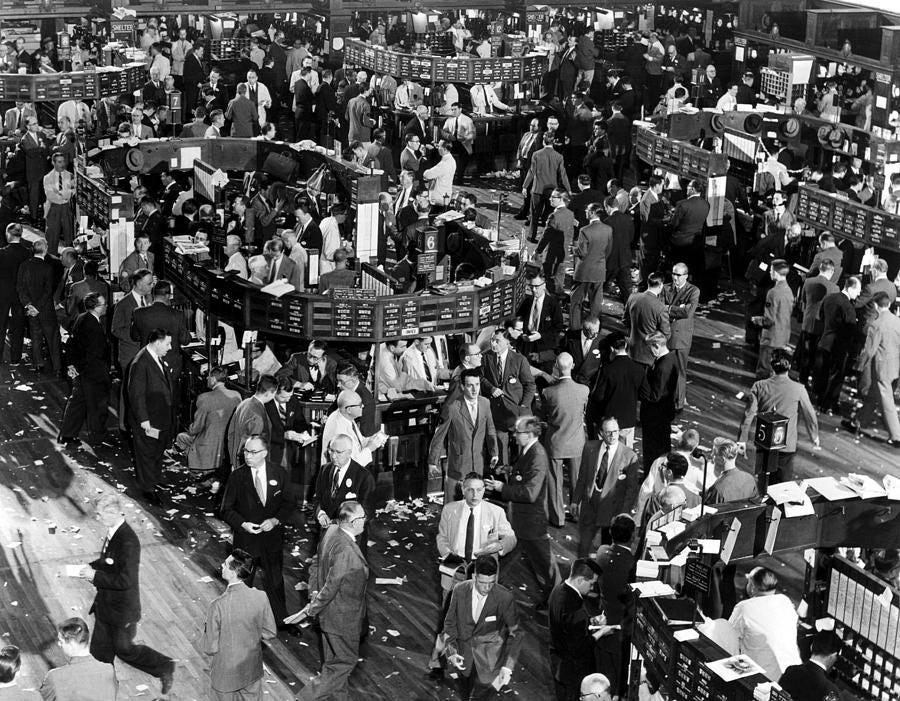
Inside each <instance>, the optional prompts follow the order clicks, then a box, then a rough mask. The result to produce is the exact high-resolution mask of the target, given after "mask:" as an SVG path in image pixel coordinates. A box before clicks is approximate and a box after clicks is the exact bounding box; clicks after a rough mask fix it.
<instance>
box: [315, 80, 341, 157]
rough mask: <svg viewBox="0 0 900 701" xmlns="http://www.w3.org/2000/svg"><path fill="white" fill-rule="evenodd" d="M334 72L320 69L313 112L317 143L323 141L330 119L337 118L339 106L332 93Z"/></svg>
mask: <svg viewBox="0 0 900 701" xmlns="http://www.w3.org/2000/svg"><path fill="white" fill-rule="evenodd" d="M333 80H334V74H333V73H332V72H331V70H330V69H325V70H324V71H322V81H321V82H320V84H319V89H318V90H316V91H315V103H316V104H315V112H314V114H313V117H314V119H315V122H316V124H317V125H318V134H319V138H320V141H319V143H324V142H325V136H326V135H327V133H328V126H329V124H330V121H329V120H331V119H335V118H337V115H338V112H339V111H340V108H339V107H338V103H337V98H336V97H335V95H334V84H333Z"/></svg>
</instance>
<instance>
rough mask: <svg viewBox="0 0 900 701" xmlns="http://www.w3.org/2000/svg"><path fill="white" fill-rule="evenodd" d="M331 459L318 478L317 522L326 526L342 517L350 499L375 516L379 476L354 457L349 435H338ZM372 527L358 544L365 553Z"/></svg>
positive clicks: (328, 450) (331, 446) (329, 452)
mask: <svg viewBox="0 0 900 701" xmlns="http://www.w3.org/2000/svg"><path fill="white" fill-rule="evenodd" d="M326 454H327V455H328V459H329V461H328V462H327V463H325V464H324V465H323V466H322V467H321V469H320V470H319V474H318V476H317V478H316V488H315V500H316V503H315V507H314V509H313V513H314V514H315V517H316V522H317V523H318V524H319V526H320V527H321V528H322V529H323V532H324V529H326V528H328V526H329V525H331V523H333V522H334V521H335V520H336V519H337V518H338V512H339V510H340V507H341V504H343V503H344V502H345V501H347V500H351V499H352V500H354V501H357V502H359V503H360V504H361V505H362V506H363V508H364V509H365V510H366V513H367V514H368V515H369V517H370V518H373V517H374V516H375V479H374V478H373V477H372V473H371V472H370V471H369V470H368V469H366V468H365V467H363V466H362V465H360V464H359V463H358V462H356V461H355V460H353V459H352V454H353V441H352V440H351V439H350V437H349V436H348V435H346V434H338V435H336V436H335V437H334V438H332V439H331V442H330V443H329V444H328V446H327V448H326ZM367 533H368V527H366V528H364V529H363V534H364V535H363V537H361V538H360V539H359V540H358V541H357V544H358V545H359V546H360V549H361V550H362V552H363V554H365V553H366V550H367V538H366V534H367Z"/></svg>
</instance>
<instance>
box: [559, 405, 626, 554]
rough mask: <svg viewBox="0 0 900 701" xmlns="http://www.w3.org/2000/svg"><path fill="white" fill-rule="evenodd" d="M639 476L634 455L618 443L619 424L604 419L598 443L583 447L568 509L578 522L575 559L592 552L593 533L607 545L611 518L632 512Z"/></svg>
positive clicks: (607, 418) (589, 443)
mask: <svg viewBox="0 0 900 701" xmlns="http://www.w3.org/2000/svg"><path fill="white" fill-rule="evenodd" d="M639 473H640V465H639V463H638V457H637V454H636V453H635V452H634V451H633V450H632V449H631V448H629V447H628V446H627V445H625V444H624V443H622V442H621V441H620V440H619V422H618V421H617V420H616V419H615V417H612V416H609V417H606V418H605V419H604V420H603V421H602V422H601V424H600V440H599V441H588V442H587V444H586V445H585V446H584V451H583V452H582V455H581V468H580V469H579V471H578V483H577V485H576V486H575V490H574V491H573V493H572V503H571V505H570V506H569V510H570V511H571V512H572V515H573V516H574V517H575V518H577V519H578V557H587V555H588V554H589V553H591V552H593V543H594V538H595V537H596V535H597V531H600V535H601V541H602V542H603V543H609V542H611V537H610V524H611V523H612V520H613V517H614V516H616V515H617V514H620V513H630V512H633V511H634V509H635V506H636V504H637V496H638V489H639V488H640V483H639V477H640V475H639Z"/></svg>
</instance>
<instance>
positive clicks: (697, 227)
mask: <svg viewBox="0 0 900 701" xmlns="http://www.w3.org/2000/svg"><path fill="white" fill-rule="evenodd" d="M702 192H703V187H702V186H701V185H700V183H699V182H698V181H697V180H691V181H690V182H689V183H688V185H687V198H686V199H683V200H681V201H680V202H679V203H678V204H676V205H675V211H674V212H673V214H672V237H671V250H670V251H669V259H670V260H671V261H672V262H673V263H684V264H685V265H687V267H688V268H689V269H690V270H692V271H693V272H694V277H695V278H697V279H700V278H702V276H703V274H704V272H705V271H706V261H705V259H704V254H703V248H704V239H703V230H704V227H705V226H706V217H707V215H708V214H709V202H707V201H706V200H705V199H703V197H702V196H701V193H702Z"/></svg>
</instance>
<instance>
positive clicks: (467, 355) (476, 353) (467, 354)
mask: <svg viewBox="0 0 900 701" xmlns="http://www.w3.org/2000/svg"><path fill="white" fill-rule="evenodd" d="M475 355H481V351H477V352H475V353H466V357H467V358H471V357H472V356H475Z"/></svg>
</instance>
